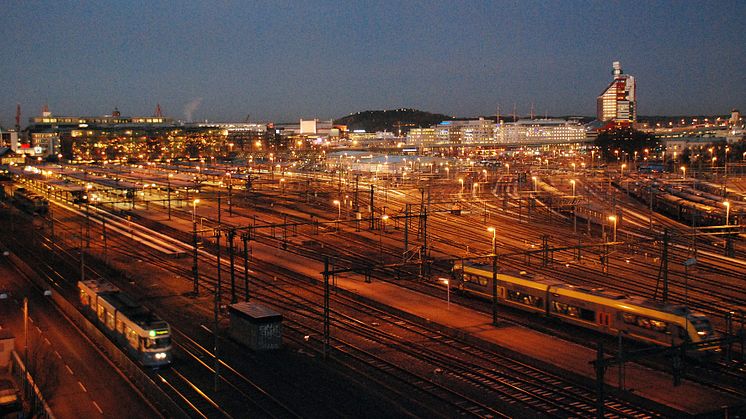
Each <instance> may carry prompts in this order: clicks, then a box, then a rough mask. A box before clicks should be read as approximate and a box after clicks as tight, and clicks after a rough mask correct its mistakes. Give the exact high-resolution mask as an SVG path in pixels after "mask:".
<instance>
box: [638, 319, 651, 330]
mask: <svg viewBox="0 0 746 419" xmlns="http://www.w3.org/2000/svg"><path fill="white" fill-rule="evenodd" d="M637 325H638V326H640V327H644V328H646V329H650V320H649V319H646V318H644V317H638V318H637Z"/></svg>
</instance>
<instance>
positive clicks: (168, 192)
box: [166, 173, 174, 220]
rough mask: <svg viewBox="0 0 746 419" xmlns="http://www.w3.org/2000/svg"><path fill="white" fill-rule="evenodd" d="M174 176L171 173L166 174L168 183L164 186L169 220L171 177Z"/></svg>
mask: <svg viewBox="0 0 746 419" xmlns="http://www.w3.org/2000/svg"><path fill="white" fill-rule="evenodd" d="M172 177H174V174H173V173H169V174H168V178H167V179H168V180H167V182H168V185H167V186H166V188H167V189H166V191H167V194H168V219H169V220H171V178H172Z"/></svg>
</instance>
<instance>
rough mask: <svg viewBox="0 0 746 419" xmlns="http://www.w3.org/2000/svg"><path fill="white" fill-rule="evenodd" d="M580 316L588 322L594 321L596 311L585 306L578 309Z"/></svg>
mask: <svg viewBox="0 0 746 419" xmlns="http://www.w3.org/2000/svg"><path fill="white" fill-rule="evenodd" d="M580 318H581V319H583V320H586V321H589V322H593V321H596V312H595V311H593V310H588V309H585V308H581V309H580Z"/></svg>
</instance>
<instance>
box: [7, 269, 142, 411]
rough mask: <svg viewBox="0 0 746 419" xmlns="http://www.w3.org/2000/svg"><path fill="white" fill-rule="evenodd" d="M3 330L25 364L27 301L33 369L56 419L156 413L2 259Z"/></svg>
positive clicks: (52, 307) (30, 360)
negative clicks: (7, 294) (5, 296)
mask: <svg viewBox="0 0 746 419" xmlns="http://www.w3.org/2000/svg"><path fill="white" fill-rule="evenodd" d="M0 289H7V290H9V291H10V294H11V295H10V298H8V299H7V300H3V301H0V304H1V305H2V307H0V314H2V316H0V327H2V328H7V329H10V330H11V331H12V332H13V334H14V335H15V336H16V351H18V353H19V355H21V357H22V358H23V352H24V351H23V346H24V338H23V336H24V335H23V297H24V296H28V299H29V326H28V329H29V336H28V340H29V352H28V353H29V365H30V368H29V369H30V370H31V371H32V373H33V371H34V369H36V370H38V371H39V372H36V373H35V374H34V378H35V379H36V380H37V381H38V382H39V385H40V387H41V388H42V392H43V393H44V395H45V397H47V398H48V402H49V406H50V408H51V409H52V411H53V413H54V414H55V416H56V417H58V418H61V419H64V418H81V417H85V418H96V417H107V418H131V417H155V416H157V413H155V412H154V411H153V409H151V408H150V407H149V406H148V404H147V403H146V402H145V401H143V399H142V398H141V397H140V396H139V395H138V394H137V393H136V392H135V390H133V389H132V388H131V387H130V385H129V384H128V383H127V382H126V381H125V379H124V378H122V377H121V376H120V375H119V374H118V373H117V372H116V371H115V370H114V368H113V367H112V366H111V365H110V364H109V363H108V361H106V360H105V359H103V358H102V355H101V354H100V353H99V352H98V350H97V349H95V348H94V347H93V345H92V344H91V343H90V342H89V341H88V340H87V339H86V338H85V337H84V336H83V335H81V333H80V332H79V331H78V330H77V329H76V328H74V327H73V326H72V325H71V324H70V323H69V322H68V321H67V320H66V319H65V318H64V317H63V316H62V315H61V313H60V312H59V311H57V310H56V309H55V308H54V306H53V303H52V302H51V301H50V300H49V299H47V298H46V297H44V296H43V295H42V293H41V292H40V291H39V290H38V289H36V288H33V287H32V286H31V285H30V283H28V281H26V280H25V279H24V278H23V277H22V276H21V275H20V274H19V273H18V272H17V271H16V270H15V269H14V268H13V266H12V265H11V264H10V262H9V261H8V259H7V257H2V259H0Z"/></svg>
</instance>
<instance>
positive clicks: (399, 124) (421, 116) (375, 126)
mask: <svg viewBox="0 0 746 419" xmlns="http://www.w3.org/2000/svg"><path fill="white" fill-rule="evenodd" d="M451 119H454V118H453V117H451V116H448V115H442V114H436V113H430V112H424V111H418V110H417V109H392V110H382V111H362V112H357V113H353V114H350V115H347V116H345V117H342V118H339V119H337V120H335V121H334V123H335V124H340V125H347V128H348V129H349V130H350V131H353V130H361V129H363V130H365V131H366V132H376V131H390V132H395V133H398V132H399V129H401V132H402V134H404V133H406V132H408V131H409V130H410V128H417V127H429V126H431V125H435V124H437V123H438V122H441V121H447V120H451Z"/></svg>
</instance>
